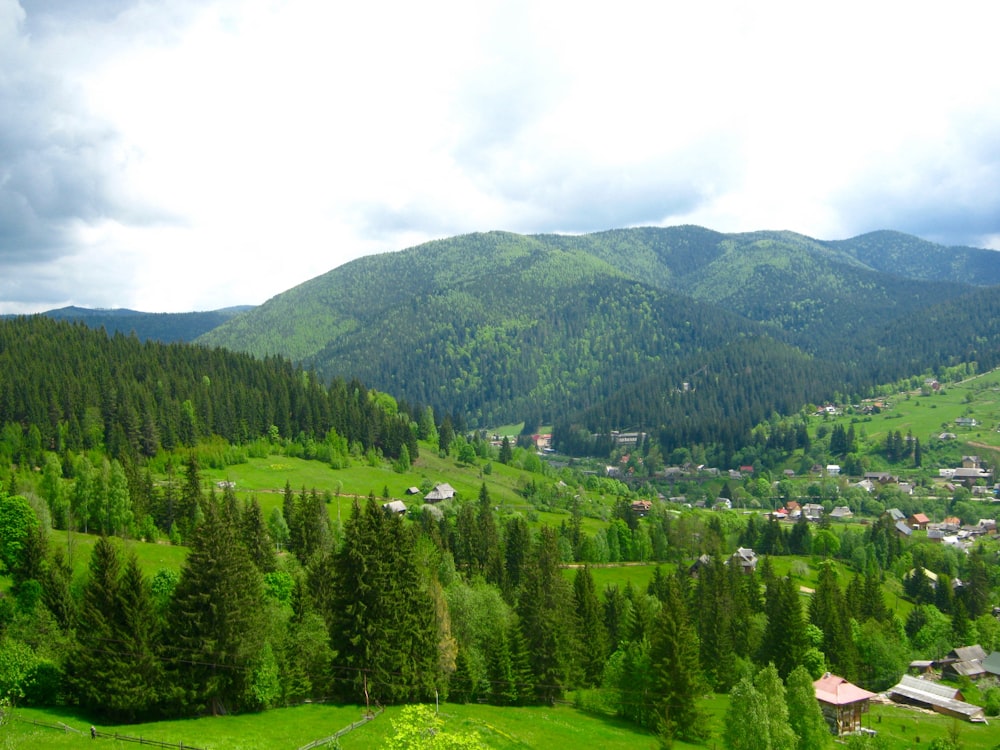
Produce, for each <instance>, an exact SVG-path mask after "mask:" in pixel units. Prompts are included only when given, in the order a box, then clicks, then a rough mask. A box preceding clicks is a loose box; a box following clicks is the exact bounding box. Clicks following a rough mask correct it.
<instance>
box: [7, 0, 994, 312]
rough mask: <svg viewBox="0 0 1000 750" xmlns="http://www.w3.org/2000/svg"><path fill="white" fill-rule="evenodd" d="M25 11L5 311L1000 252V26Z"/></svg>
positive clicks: (688, 16)
mask: <svg viewBox="0 0 1000 750" xmlns="http://www.w3.org/2000/svg"><path fill="white" fill-rule="evenodd" d="M25 7H26V8H27V13H25V12H24V10H22V7H21V6H20V5H18V4H17V3H16V2H12V0H0V63H2V65H3V67H2V69H3V70H8V71H10V70H15V71H18V74H17V75H14V76H12V75H10V74H8V75H6V76H3V75H0V112H3V113H6V114H3V113H0V125H3V127H2V128H0V133H3V134H4V135H0V264H3V269H2V270H3V274H2V277H3V278H0V312H9V311H15V310H21V309H28V308H29V307H34V308H35V309H38V308H44V307H46V306H54V305H55V304H57V303H61V302H65V301H66V300H72V301H74V302H75V303H77V304H94V305H98V304H99V305H121V306H130V307H137V308H139V309H146V310H185V309H195V308H197V309H209V308H214V307H221V306H224V305H230V304H238V303H258V302H262V301H263V300H264V299H266V298H268V297H270V296H272V295H274V294H277V293H279V292H281V291H283V290H285V289H287V288H289V287H291V286H293V285H295V284H297V283H300V282H302V281H305V280H306V279H308V278H311V277H312V276H315V275H317V274H320V273H323V272H325V271H327V270H329V269H330V268H333V267H335V266H337V265H339V264H341V263H343V262H345V261H347V260H349V259H351V258H355V257H358V256H360V255H363V254H367V253H371V252H381V251H387V250H395V249H400V248H402V247H405V246H407V245H410V244H414V243H417V242H420V241H423V240H426V239H430V238H433V237H440V236H447V235H451V234H457V233H461V232H468V231H477V230H489V229H508V230H512V231H522V232H535V231H567V232H579V231H590V230H595V229H604V228H610V227H616V226H626V225H634V224H657V223H660V224H672V223H681V222H692V223H700V224H703V225H706V226H709V227H711V228H713V229H718V230H721V231H744V230H752V229H763V228H770V229H792V230H796V231H801V232H804V233H807V234H812V235H813V236H817V237H830V238H839V237H845V236H850V235H851V234H856V233H860V232H863V231H869V230H872V229H877V228H891V229H899V230H902V231H910V232H914V233H918V234H921V235H922V236H925V237H928V238H930V239H936V240H939V241H943V242H948V243H950V244H958V243H960V242H961V243H967V244H976V243H980V244H987V245H989V246H996V244H997V243H996V237H997V236H998V235H1000V226H998V223H1000V199H998V198H996V197H995V192H996V191H995V189H994V186H995V185H996V178H997V177H998V176H1000V174H998V173H1000V166H998V165H1000V148H998V146H1000V142H998V138H997V136H995V135H994V134H995V133H997V132H1000V127H998V126H1000V79H996V77H995V76H994V75H993V69H994V67H995V66H994V65H993V64H992V60H991V55H992V52H991V50H992V48H993V40H992V38H991V35H992V29H994V28H995V27H996V25H995V21H996V20H997V18H998V16H1000V11H996V10H994V8H993V5H992V4H991V3H988V2H969V3H959V4H952V5H950V6H947V7H945V6H942V5H940V4H929V3H921V2H917V3H898V2H887V3H878V4H875V5H872V4H861V3H853V2H848V3H845V4H840V5H837V6H815V5H808V4H802V3H792V2H772V3H765V4H757V5H748V4H745V3H741V2H718V3H702V4H680V5H678V4H674V3H671V4H662V3H650V2H638V1H634V2H623V3H619V4H617V5H615V6H613V7H612V6H610V5H608V4H606V3H603V4H596V3H588V2H575V3H566V2H540V3H534V2H531V3H529V2H517V3H505V2H499V1H495V2H488V3H467V2H429V3H423V4H413V3H402V2H387V3H380V4H370V3H369V4H363V3H362V4H357V3H355V4H346V5H345V4H343V3H325V4H317V3H312V2H306V1H305V0H284V1H279V0H249V1H246V2H238V1H237V0H217V1H216V2H208V3H198V2H183V1H178V2H173V3H165V2H151V1H150V2H146V1H140V0H106V1H105V2H99V3H98V2H95V3H90V4H87V5H81V4H79V3H75V2H72V3H71V2H60V1H59V0H46V1H45V2H41V1H40V0H39V1H36V2H33V3H30V4H29V3H27V2H26V3H25ZM49 263H54V264H56V265H49Z"/></svg>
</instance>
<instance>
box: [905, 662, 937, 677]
mask: <svg viewBox="0 0 1000 750" xmlns="http://www.w3.org/2000/svg"><path fill="white" fill-rule="evenodd" d="M909 670H910V674H915V675H923V674H933V673H934V661H933V660H932V659H915V660H914V661H911V662H910V667H909Z"/></svg>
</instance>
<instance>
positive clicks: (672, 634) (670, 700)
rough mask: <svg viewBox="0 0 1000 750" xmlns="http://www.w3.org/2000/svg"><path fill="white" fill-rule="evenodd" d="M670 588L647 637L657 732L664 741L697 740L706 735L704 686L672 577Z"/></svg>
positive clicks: (690, 628) (692, 636) (694, 636)
mask: <svg viewBox="0 0 1000 750" xmlns="http://www.w3.org/2000/svg"><path fill="white" fill-rule="evenodd" d="M670 587H671V589H672V590H671V592H670V594H669V597H668V601H666V602H664V603H663V606H662V607H661V608H660V612H659V615H658V616H657V618H656V622H655V624H654V626H653V633H652V638H651V639H650V665H651V670H652V678H653V688H654V694H655V695H656V696H657V698H656V718H657V724H658V726H657V731H658V732H659V733H660V735H661V736H663V737H664V738H666V739H667V741H672V739H673V738H675V737H678V738H681V739H684V740H689V741H700V740H703V739H705V737H706V736H707V719H706V717H705V715H704V714H703V713H702V711H701V709H700V708H699V707H698V699H699V698H700V697H701V694H702V692H703V691H704V689H705V687H706V686H705V683H704V679H703V677H702V673H701V665H700V663H699V660H698V635H697V632H696V631H695V629H694V627H693V626H692V625H691V622H690V619H689V617H688V612H687V604H686V602H685V601H684V596H683V594H682V593H681V592H680V590H679V588H678V587H677V584H676V580H675V579H670Z"/></svg>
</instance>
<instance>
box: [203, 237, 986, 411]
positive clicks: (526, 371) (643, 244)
mask: <svg viewBox="0 0 1000 750" xmlns="http://www.w3.org/2000/svg"><path fill="white" fill-rule="evenodd" d="M908 248H911V249H912V248H917V250H915V251H914V252H917V251H919V256H920V258H921V259H922V260H920V261H919V262H916V261H914V262H913V263H909V262H904V261H906V259H907V257H908V256H907V255H906V253H907V249H908ZM927 264H930V265H931V267H930V268H927V267H926V265H927ZM972 269H974V270H975V272H974V273H973V272H972ZM970 276H971V277H973V278H970ZM994 277H996V278H1000V254H998V253H993V252H992V251H987V250H975V249H969V248H960V249H957V250H956V249H951V248H941V247H940V246H936V245H932V244H931V243H924V242H923V241H922V240H918V239H917V238H912V237H908V236H906V235H899V234H897V233H892V232H885V233H874V234H871V235H864V236H863V237H862V238H858V241H857V242H856V243H855V242H853V241H851V240H844V241H838V242H823V241H819V240H814V239H811V238H809V237H805V236H802V235H798V234H795V233H792V232H752V233H746V234H728V235H727V234H721V233H718V232H713V231H711V230H707V229H703V228H700V227H692V226H684V227H672V228H666V229H658V228H637V229H623V230H612V231H608V232H601V233H597V234H590V235H584V236H562V235H535V236H523V235H516V234H511V233H505V232H489V233H485V234H473V235H466V236H461V237H453V238H449V239H445V240H439V241H435V242H430V243H427V244H425V245H421V246H419V247H415V248H410V249H408V250H403V251H400V252H397V253H388V254H385V255H379V256H373V257H368V258H361V259H359V260H356V261H352V262H351V263H348V264H346V265H344V266H342V267H340V268H337V269H334V270H332V271H330V272H329V273H326V274H324V275H322V276H319V277H317V278H315V279H312V280H310V281H308V282H306V283H305V284H302V285H300V286H298V287H296V288H294V289H291V290H289V291H288V292H285V293H283V294H281V295H278V296H277V297H275V298H274V299H272V300H269V301H268V302H266V303H265V304H264V305H261V306H260V307H259V308H256V309H254V310H252V311H250V312H249V313H246V314H244V315H241V316H238V317H236V318H234V319H233V320H231V321H229V322H228V323H226V324H224V325H222V326H220V327H219V328H217V329H215V330H213V331H211V332H209V333H208V334H206V335H205V336H203V337H201V338H200V339H199V341H200V342H202V343H206V344H211V345H219V346H226V347H230V348H234V349H239V350H244V351H249V352H251V353H254V354H258V355H266V354H283V355H286V356H289V357H291V358H293V359H295V360H298V361H302V362H304V363H306V364H307V365H309V366H311V367H314V368H316V369H317V370H318V371H319V372H320V373H321V374H323V375H326V376H333V375H340V376H344V377H352V376H357V377H360V378H362V379H363V380H364V381H365V382H368V383H370V384H371V385H373V386H374V387H376V388H379V389H382V390H385V391H388V392H390V393H393V394H394V395H397V396H399V397H401V398H404V399H408V400H410V401H413V402H417V403H424V404H430V405H433V406H434V407H435V408H436V409H440V410H445V411H448V412H454V413H457V414H460V415H462V416H464V417H466V418H467V419H469V420H470V422H471V423H472V424H476V425H484V424H495V423H497V422H506V421H511V420H513V421H519V420H521V419H527V420H528V421H532V420H534V419H549V418H552V417H553V416H554V415H566V414H567V413H569V412H571V411H573V412H578V413H583V412H584V411H585V410H588V409H592V408H594V409H596V410H597V411H592V412H589V413H591V414H597V413H599V412H600V411H601V410H600V404H601V403H602V402H604V401H606V400H609V399H612V398H614V397H616V395H617V394H618V393H619V392H621V391H623V389H624V388H625V387H626V386H629V387H631V386H634V384H636V383H640V382H658V381H657V379H658V378H664V377H667V379H668V380H671V381H672V380H676V378H677V377H682V376H683V368H685V367H688V364H687V363H688V362H690V361H691V359H690V358H691V357H692V355H695V356H696V357H698V356H701V357H702V358H704V357H705V356H707V355H708V354H709V353H711V352H714V351H716V350H718V349H719V348H720V347H723V346H725V345H727V344H728V343H730V342H732V341H734V340H738V339H754V338H758V337H761V336H764V335H766V336H768V337H769V338H771V339H773V340H774V343H775V344H776V345H781V346H788V345H793V346H796V347H798V348H799V349H800V350H801V352H802V353H804V354H806V355H812V356H813V357H814V358H815V359H813V360H812V361H811V363H810V365H809V366H810V367H812V368H813V369H814V371H815V373H816V374H817V376H816V378H815V381H816V388H817V389H824V388H830V387H835V386H831V385H830V383H831V382H832V381H831V380H830V379H829V378H828V377H827V376H826V374H822V375H821V373H827V372H835V371H838V369H839V368H840V367H841V364H840V363H844V362H847V361H851V362H852V364H854V365H855V366H856V367H855V370H854V371H852V372H851V373H850V374H849V376H848V377H849V378H850V381H851V382H849V383H843V384H841V387H842V388H843V390H844V392H856V391H855V390H854V389H855V388H857V387H860V386H861V385H863V384H865V383H868V382H871V381H870V377H869V375H870V373H869V372H868V371H867V369H866V367H867V365H866V363H865V361H864V360H865V359H866V355H865V353H864V352H863V351H862V350H859V348H858V345H857V344H856V342H858V341H861V340H864V341H866V342H871V345H872V346H875V345H877V346H879V347H880V348H881V350H882V351H883V352H884V355H885V356H880V361H881V362H883V363H884V362H885V361H891V354H892V350H893V345H892V343H891V342H889V343H886V342H884V341H881V340H879V341H877V342H876V340H875V339H873V338H872V336H873V333H872V332H873V330H879V329H883V328H886V327H888V326H890V325H892V324H893V323H894V321H902V322H903V323H901V324H902V325H905V322H906V321H914V320H918V319H919V318H920V316H921V315H922V314H923V311H924V310H927V309H929V308H931V307H932V306H934V305H942V304H946V303H952V304H954V305H956V306H957V307H956V309H961V307H962V304H963V302H962V300H963V299H964V298H965V297H966V296H967V295H969V294H971V293H972V292H973V291H974V290H975V288H976V286H975V285H974V283H973V282H975V283H980V284H981V283H983V282H985V281H988V280H989V279H992V278H994ZM953 335H954V336H955V337H956V342H957V341H958V340H959V339H962V337H964V336H966V335H971V332H962V331H959V332H957V333H955V334H953ZM956 342H953V343H956ZM959 348H961V346H960V347H959ZM965 348H968V347H965ZM846 354H850V358H849V359H848V358H846V357H845V355H846ZM868 355H870V352H869V353H868ZM782 356H784V355H782ZM914 356H916V355H914ZM778 358H779V359H780V357H778ZM887 358H888V359H887ZM675 367H677V368H680V369H674V368H675ZM695 369H696V368H695ZM757 369H758V370H760V369H761V368H760V367H759V366H758V367H757ZM650 379H652V380H650ZM768 382H773V378H770V376H769V379H768ZM752 387H753V388H756V389H758V390H759V389H760V388H762V387H764V386H763V385H760V384H755V385H753V386H752ZM645 390H648V389H645ZM644 392H645V391H644ZM822 395H825V394H817V395H816V398H817V399H818V398H820V397H821V396H822ZM768 403H769V404H772V405H774V404H776V403H777V400H776V399H775V398H772V399H771V400H770V401H769V402H768ZM765 406H766V405H765ZM627 411H630V410H627ZM612 426H616V425H612Z"/></svg>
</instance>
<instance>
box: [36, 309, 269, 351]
mask: <svg viewBox="0 0 1000 750" xmlns="http://www.w3.org/2000/svg"><path fill="white" fill-rule="evenodd" d="M252 309H253V307H252V306H251V305H243V306H237V307H226V308H223V309H221V310H211V311H207V312H187V313H147V312H139V311H137V310H129V309H126V308H115V309H91V308H86V307H73V306H71V307H61V308H59V309H58V310H49V311H47V312H44V313H42V315H45V316H47V317H49V318H53V319H55V320H69V321H78V322H81V323H83V324H85V325H86V326H87V327H88V328H103V329H104V330H106V331H107V332H108V333H109V334H113V333H119V332H120V333H124V334H126V335H128V334H132V333H134V334H135V335H136V336H137V337H138V338H139V340H140V341H146V340H148V339H152V340H154V341H163V342H164V343H173V342H175V341H194V340H195V339H196V338H198V337H199V336H201V335H203V334H205V333H207V332H208V331H211V330H212V329H213V328H217V327H218V326H220V325H222V324H223V323H225V322H226V321H227V320H230V319H231V318H233V317H234V316H236V315H239V314H241V313H245V312H247V311H248V310H252Z"/></svg>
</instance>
